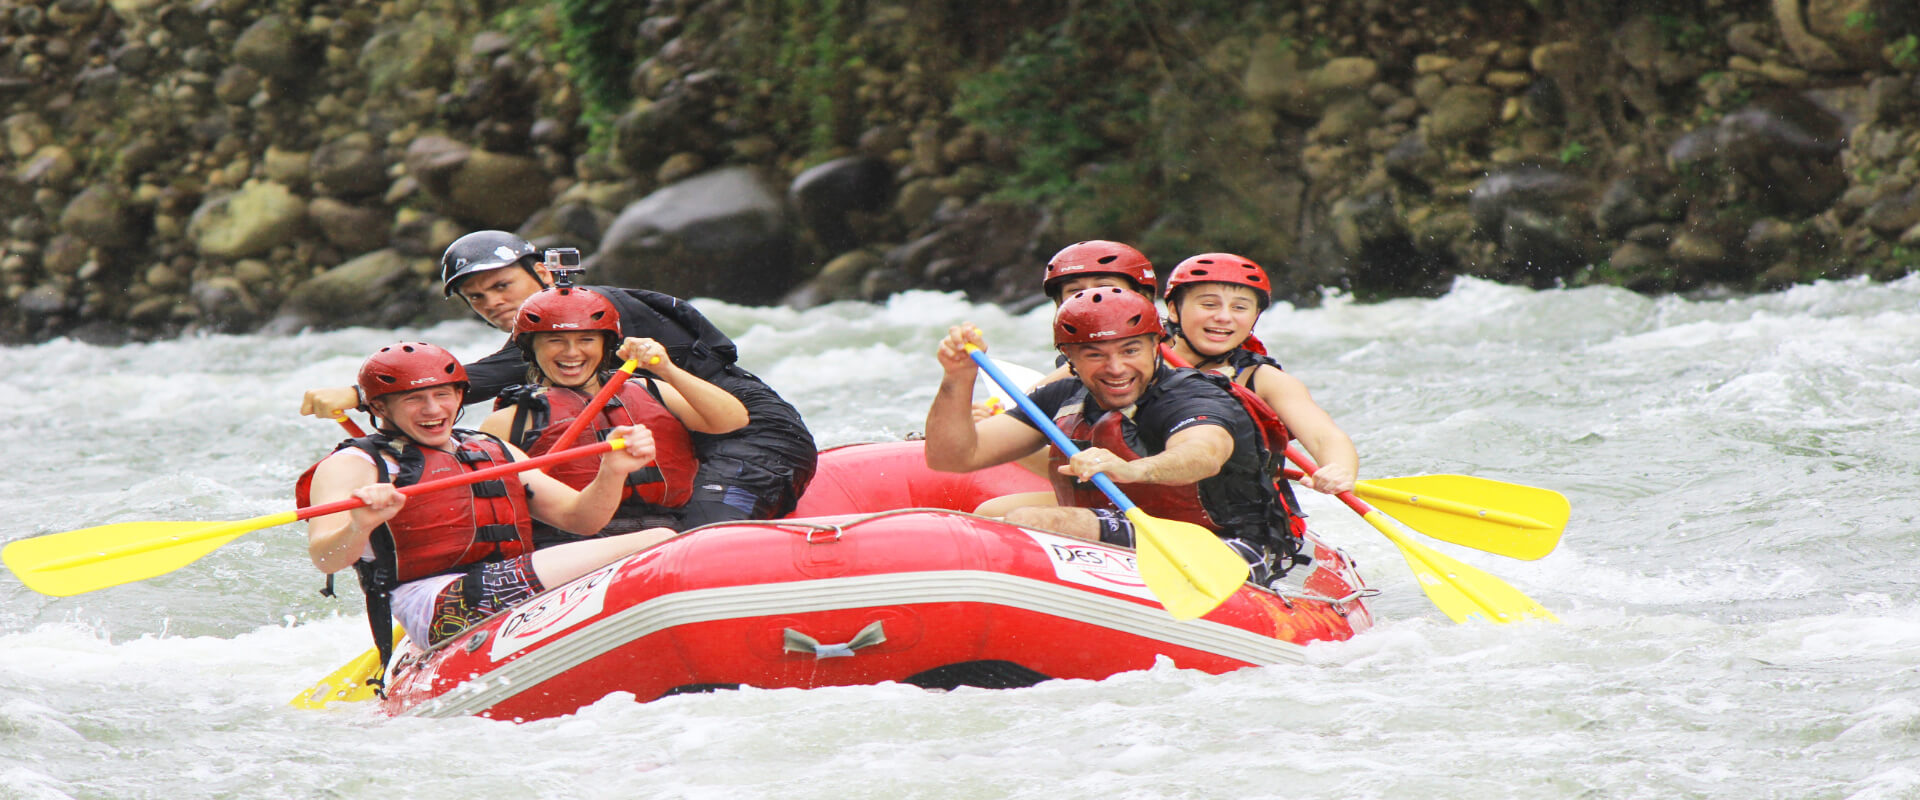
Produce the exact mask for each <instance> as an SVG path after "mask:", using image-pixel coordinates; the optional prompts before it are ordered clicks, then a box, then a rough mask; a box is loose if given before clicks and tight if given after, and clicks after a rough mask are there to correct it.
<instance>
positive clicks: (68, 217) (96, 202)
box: [60, 184, 140, 250]
mask: <svg viewBox="0 0 1920 800" xmlns="http://www.w3.org/2000/svg"><path fill="white" fill-rule="evenodd" d="M60 228H61V230H64V231H66V232H67V233H70V234H73V235H74V236H77V237H80V238H81V239H84V240H86V242H87V243H88V244H91V245H93V246H95V247H102V248H106V249H109V250H111V249H115V248H121V247H127V246H130V245H132V244H134V243H135V242H137V241H138V240H139V237H140V223H139V217H138V214H137V213H136V212H135V210H134V209H133V208H132V206H131V202H130V199H129V198H128V197H127V194H126V192H125V191H122V190H121V189H120V188H119V187H117V186H113V185H111V184H95V185H93V186H89V187H87V188H85V189H82V190H81V191H80V193H79V194H77V195H74V197H73V199H72V200H70V201H68V202H67V205H66V208H64V209H61V211H60Z"/></svg>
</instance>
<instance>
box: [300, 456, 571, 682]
mask: <svg viewBox="0 0 1920 800" xmlns="http://www.w3.org/2000/svg"><path fill="white" fill-rule="evenodd" d="M453 436H454V441H455V442H458V443H459V447H458V448H457V449H456V450H455V451H454V452H452V453H449V452H446V451H444V450H434V449H430V448H424V447H419V446H417V445H415V444H413V443H412V442H408V443H406V445H405V446H404V447H401V448H399V449H398V450H396V449H395V448H394V446H393V439H392V438H391V437H389V436H387V435H386V434H384V433H375V434H373V435H371V436H365V437H361V438H357V439H348V440H346V441H344V442H341V443H340V444H339V446H337V447H335V448H334V452H336V453H337V452H340V450H342V449H344V448H348V447H357V448H359V449H360V450H361V451H362V452H364V453H366V454H367V455H368V456H369V457H370V458H372V459H373V470H374V476H375V479H376V480H377V481H379V482H382V483H384V482H388V481H389V480H390V481H391V482H392V483H393V485H394V486H412V485H414V484H417V483H419V482H421V481H422V480H433V479H435V478H439V477H442V476H445V475H453V474H457V473H460V472H472V471H474V470H478V469H484V468H486V467H487V466H488V465H490V464H493V463H505V462H507V461H511V460H512V458H511V457H510V456H509V455H508V453H507V447H506V445H505V444H503V443H502V442H501V441H500V440H499V439H496V438H494V437H493V436H492V435H491V434H485V433H481V432H479V431H468V430H460V429H455V430H454V432H453ZM386 455H391V456H393V460H394V463H396V464H399V465H400V472H399V473H398V474H389V473H388V471H387V459H386V458H385V457H384V456H386ZM476 465H477V466H476ZM319 466H320V465H319V464H317V463H316V464H314V465H313V466H311V467H308V468H307V471H306V472H304V473H301V475H300V479H299V481H298V482H296V483H295V484H294V487H293V495H294V499H295V501H296V502H297V503H298V504H299V505H300V506H301V507H303V508H304V507H306V506H310V505H312V504H313V494H312V489H313V472H314V470H315V469H317V468H319ZM532 522H533V516H532V514H531V513H530V511H529V510H528V508H527V490H526V488H525V487H524V486H522V485H521V483H520V476H519V474H518V473H515V474H512V475H506V476H503V477H499V478H495V479H493V480H488V481H481V482H479V483H472V484H467V485H465V486H455V487H453V488H451V489H442V490H440V491H437V492H429V493H427V494H422V495H414V496H412V497H408V498H407V503H406V505H404V506H401V508H400V513H398V514H395V515H394V516H393V518H392V519H390V520H387V524H385V525H382V526H380V529H379V530H376V531H374V532H373V535H372V536H371V537H369V539H368V544H369V545H371V546H372V547H373V561H371V562H369V561H355V562H354V564H353V570H354V572H356V573H359V575H360V590H361V591H362V592H364V593H365V594H366V596H367V625H368V627H369V628H371V629H372V632H373V646H374V649H375V650H377V651H378V652H379V653H380V665H381V667H380V670H379V672H378V673H376V674H375V675H374V676H373V677H371V678H368V679H367V683H368V684H370V685H372V686H374V687H375V690H376V691H377V692H378V693H379V695H380V696H381V697H386V690H385V687H386V680H385V673H386V664H387V663H388V662H389V661H392V660H393V638H392V633H391V631H392V628H393V607H392V592H393V590H394V588H396V587H398V586H399V585H400V584H403V583H407V582H409V581H415V580H419V579H421V578H425V577H429V576H433V575H440V574H445V573H449V572H462V571H470V570H472V569H477V568H478V567H477V566H476V565H478V564H480V563H483V562H487V561H500V560H504V559H508V558H513V557H515V556H519V555H521V554H524V553H531V552H533V525H532ZM466 590H467V592H468V594H469V597H468V602H470V603H477V602H479V600H478V597H477V592H478V590H479V581H478V580H469V581H467V585H466ZM321 593H322V594H325V595H327V596H329V597H331V596H333V576H332V575H328V576H327V587H326V588H325V589H322V590H321Z"/></svg>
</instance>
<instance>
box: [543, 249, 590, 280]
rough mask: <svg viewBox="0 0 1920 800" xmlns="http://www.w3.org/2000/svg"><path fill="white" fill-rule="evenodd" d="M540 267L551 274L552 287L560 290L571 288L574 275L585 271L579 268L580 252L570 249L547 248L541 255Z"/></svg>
mask: <svg viewBox="0 0 1920 800" xmlns="http://www.w3.org/2000/svg"><path fill="white" fill-rule="evenodd" d="M540 265H541V266H543V267H546V268H547V271H548V272H550V273H553V285H554V287H555V288H560V289H566V288H571V287H572V286H573V276H574V274H575V273H579V272H584V271H585V270H584V269H582V268H581V267H580V251H579V250H578V249H577V248H572V247H551V248H548V249H547V251H546V252H545V253H543V254H541V257H540Z"/></svg>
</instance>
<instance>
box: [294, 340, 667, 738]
mask: <svg viewBox="0 0 1920 800" xmlns="http://www.w3.org/2000/svg"><path fill="white" fill-rule="evenodd" d="M647 363H649V364H658V363H660V358H659V357H658V356H655V357H654V358H652V359H651V360H649V361H648V362H647ZM639 367H640V362H639V361H638V360H636V359H631V358H630V359H627V363H625V364H622V365H620V369H619V370H618V371H617V372H616V373H615V374H614V375H613V377H611V378H608V379H607V382H606V384H605V385H603V386H601V387H600V391H598V392H595V393H594V395H593V400H591V401H589V402H588V403H587V406H586V408H584V409H581V411H580V414H579V416H577V417H575V418H574V420H573V424H571V425H568V426H567V429H566V430H565V431H562V432H561V433H560V439H559V440H558V441H556V442H554V445H553V446H554V448H555V449H556V450H564V449H566V448H567V446H568V445H571V444H573V441H574V440H575V439H578V438H580V433H581V432H582V431H583V430H585V429H586V427H587V423H588V421H590V420H592V419H593V418H594V416H596V415H598V414H599V413H600V409H602V408H605V407H606V406H607V401H608V400H611V399H612V398H613V395H614V393H615V392H618V391H620V386H621V384H624V383H626V382H627V379H628V378H631V377H633V371H634V370H636V369H639ZM339 420H340V424H342V425H349V426H350V425H353V423H352V422H351V421H350V420H348V419H347V418H346V416H345V415H342V416H340V417H339ZM356 430H357V426H356V427H349V428H348V429H347V432H348V433H352V434H353V435H355V436H359V435H360V434H359V433H355V431H356ZM402 635H403V634H402V631H401V629H400V626H398V625H396V626H394V628H393V641H394V643H395V644H396V645H398V644H399V642H400V637H401V636H402ZM381 666H382V665H381V664H380V651H379V649H378V648H372V647H369V648H367V651H366V652H364V653H361V654H360V655H358V656H355V657H354V658H353V660H352V661H348V662H347V663H345V664H342V665H340V668H339V669H336V670H334V671H333V672H331V673H329V674H328V675H327V677H324V678H321V679H320V680H319V682H317V683H315V684H314V685H312V686H310V687H307V690H306V691H304V692H301V693H300V694H298V695H295V696H294V698H293V699H292V700H291V701H289V705H292V706H293V707H295V708H304V709H308V710H318V709H322V708H326V706H327V704H328V703H334V702H340V703H358V702H360V701H363V700H371V699H373V698H374V697H375V696H376V692H377V691H378V688H377V687H375V686H374V685H373V684H370V683H368V682H367V679H368V678H371V677H373V676H374V675H375V674H377V673H379V672H380V669H381Z"/></svg>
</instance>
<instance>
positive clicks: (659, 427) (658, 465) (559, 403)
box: [503, 381, 700, 508]
mask: <svg viewBox="0 0 1920 800" xmlns="http://www.w3.org/2000/svg"><path fill="white" fill-rule="evenodd" d="M503 397H504V395H503ZM592 400H593V398H592V397H591V396H589V395H587V394H585V393H583V392H580V391H578V390H575V389H568V388H565V387H559V386H556V387H550V388H548V389H546V390H545V391H542V392H539V393H538V394H534V395H531V396H529V397H523V398H520V399H517V400H515V401H514V402H516V404H517V405H518V410H517V411H515V412H514V418H513V438H514V440H515V441H518V442H520V443H521V444H522V447H523V449H525V450H526V451H527V455H530V456H537V455H541V454H543V453H546V452H548V451H550V450H552V449H553V446H554V444H555V443H556V442H558V440H559V439H560V434H562V433H564V432H566V430H567V426H569V425H572V424H573V421H574V419H576V418H577V417H579V416H580V412H581V411H584V410H586V407H587V403H589V402H592ZM621 425H644V426H646V428H647V430H648V431H649V432H651V433H652V434H653V445H654V458H653V463H652V464H649V465H647V466H645V467H642V468H640V469H637V470H634V471H633V472H631V473H629V474H628V475H627V486H626V491H625V493H624V494H622V496H621V497H622V501H623V504H624V502H625V501H639V502H642V503H647V504H650V505H655V506H662V507H666V508H678V507H680V506H684V505H686V504H687V500H688V499H689V498H691V497H692V496H693V474H694V472H696V471H698V470H699V469H700V460H699V459H698V458H697V457H695V456H694V453H693V439H692V437H691V436H690V435H689V434H688V432H687V426H686V425H684V424H682V423H681V422H680V419H679V418H678V417H675V416H674V415H673V412H672V411H669V410H667V407H666V405H665V404H664V403H661V402H660V400H659V399H658V398H655V397H654V396H653V393H652V392H649V391H647V389H646V387H645V386H641V385H638V384H635V383H634V382H632V381H628V382H627V383H626V384H625V385H623V386H621V387H620V390H619V391H618V392H615V393H614V395H613V399H611V400H608V401H607V405H606V407H605V408H603V409H601V411H600V414H599V418H598V419H595V420H594V421H593V423H592V424H590V425H589V427H588V430H587V431H584V432H582V433H581V435H580V441H576V442H573V444H574V445H579V444H581V442H585V441H594V440H601V441H604V440H605V439H606V438H607V433H608V432H609V431H611V430H613V429H614V428H617V427H619V426H621ZM589 437H591V438H589ZM529 439H531V440H532V441H528V440H529ZM599 470H600V464H599V462H598V461H595V460H593V459H576V460H573V461H568V462H564V463H561V464H555V465H553V466H552V467H549V468H548V469H546V470H545V472H546V473H547V474H548V475H552V476H553V477H554V478H556V479H558V480H559V481H560V482H561V483H564V484H566V485H568V486H571V487H573V488H575V489H579V488H583V487H585V486H586V485H587V484H589V483H592V482H593V476H594V475H596V474H598V472H599Z"/></svg>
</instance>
